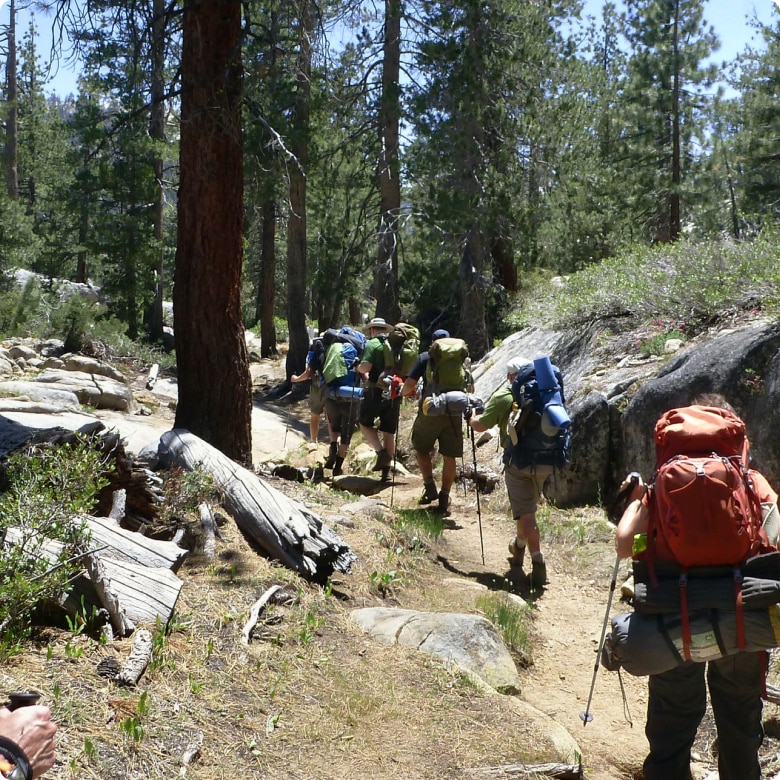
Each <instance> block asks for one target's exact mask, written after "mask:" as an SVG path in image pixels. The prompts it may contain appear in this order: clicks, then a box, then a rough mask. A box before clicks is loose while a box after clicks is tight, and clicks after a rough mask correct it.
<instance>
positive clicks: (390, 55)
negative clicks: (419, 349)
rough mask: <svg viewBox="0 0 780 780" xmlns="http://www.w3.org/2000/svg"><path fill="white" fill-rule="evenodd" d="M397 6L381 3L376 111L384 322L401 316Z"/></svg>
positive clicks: (379, 289) (378, 281)
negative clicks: (382, 26)
mask: <svg viewBox="0 0 780 780" xmlns="http://www.w3.org/2000/svg"><path fill="white" fill-rule="evenodd" d="M400 73H401V3H400V0H385V41H384V57H383V61H382V102H381V105H380V109H379V140H380V152H379V165H378V177H379V230H378V234H379V235H378V237H379V242H378V250H377V263H376V276H375V291H374V296H375V298H376V314H377V316H379V317H384V318H385V319H386V320H387V321H388V322H397V321H398V319H399V318H400V316H401V306H400V304H399V301H398V219H399V216H400V213H401V182H400V167H401V166H400V162H399V159H398V135H399V122H400V113H401V107H400V86H399V78H400Z"/></svg>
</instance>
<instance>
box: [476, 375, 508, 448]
mask: <svg viewBox="0 0 780 780" xmlns="http://www.w3.org/2000/svg"><path fill="white" fill-rule="evenodd" d="M513 403H514V401H513V399H512V388H510V387H509V386H508V385H507V386H506V387H502V388H500V389H498V390H496V392H495V393H493V395H491V396H490V400H489V401H488V402H487V404H486V405H485V411H484V412H482V414H481V415H480V416H479V421H480V422H481V423H482V424H483V425H484V426H485V427H486V428H492V427H493V426H494V425H497V426H498V440H499V442H500V444H501V446H502V447H506V445H507V443H508V442H509V434H508V433H507V432H506V426H507V423H508V422H509V414H510V413H511V411H512V404H513Z"/></svg>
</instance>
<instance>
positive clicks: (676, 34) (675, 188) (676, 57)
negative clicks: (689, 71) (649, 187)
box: [669, 0, 682, 241]
mask: <svg viewBox="0 0 780 780" xmlns="http://www.w3.org/2000/svg"><path fill="white" fill-rule="evenodd" d="M672 67H673V74H672V187H671V191H670V193H669V240H670V241H676V240H677V239H678V238H679V237H680V229H681V225H680V184H681V181H682V172H681V162H680V0H676V2H675V4H674V23H673V25H672Z"/></svg>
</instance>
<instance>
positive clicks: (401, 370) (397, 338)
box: [383, 322, 420, 379]
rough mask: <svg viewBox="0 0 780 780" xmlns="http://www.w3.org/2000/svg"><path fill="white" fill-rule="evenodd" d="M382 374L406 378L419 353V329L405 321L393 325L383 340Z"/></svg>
mask: <svg viewBox="0 0 780 780" xmlns="http://www.w3.org/2000/svg"><path fill="white" fill-rule="evenodd" d="M383 346H384V352H385V370H384V374H385V375H388V374H394V375H395V376H400V377H401V378H402V379H406V377H408V376H409V372H410V371H411V370H412V367H413V366H414V364H415V362H416V360H417V357H418V355H419V354H420V331H419V330H417V328H415V327H414V325H409V323H407V322H399V323H398V324H397V325H394V326H393V329H392V330H391V331H390V333H388V334H387V337H386V338H385V340H384V345H383Z"/></svg>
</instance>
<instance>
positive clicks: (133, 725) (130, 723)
mask: <svg viewBox="0 0 780 780" xmlns="http://www.w3.org/2000/svg"><path fill="white" fill-rule="evenodd" d="M121 728H122V731H124V732H125V734H126V735H127V737H128V738H129V739H132V740H133V742H140V741H141V740H142V739H143V738H144V736H145V734H146V732H145V731H144V727H143V726H142V725H141V721H140V720H138V718H137V717H135V716H134V715H133V716H131V717H129V718H125V719H124V720H123V721H122V723H121Z"/></svg>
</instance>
